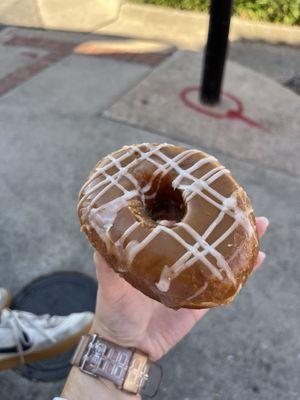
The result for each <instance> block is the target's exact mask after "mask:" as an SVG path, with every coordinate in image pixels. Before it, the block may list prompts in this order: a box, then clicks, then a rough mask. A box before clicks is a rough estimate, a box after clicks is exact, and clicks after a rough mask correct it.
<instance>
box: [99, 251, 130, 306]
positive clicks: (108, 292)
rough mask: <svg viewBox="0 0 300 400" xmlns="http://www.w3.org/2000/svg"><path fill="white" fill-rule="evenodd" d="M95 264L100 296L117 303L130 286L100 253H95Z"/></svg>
mask: <svg viewBox="0 0 300 400" xmlns="http://www.w3.org/2000/svg"><path fill="white" fill-rule="evenodd" d="M94 263H95V266H96V274H97V279H98V283H99V289H100V296H101V297H104V298H105V299H106V300H110V301H115V300H117V299H118V298H119V297H121V296H122V295H123V293H124V291H125V290H126V286H127V285H129V284H128V283H127V282H126V281H125V280H124V279H123V278H121V277H120V276H119V275H118V274H117V273H116V272H115V271H114V270H113V269H112V268H111V267H110V266H109V265H108V264H107V262H106V260H105V259H104V258H103V257H102V256H101V255H100V254H99V253H98V252H95V253H94Z"/></svg>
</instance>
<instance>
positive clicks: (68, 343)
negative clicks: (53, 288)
mask: <svg viewBox="0 0 300 400" xmlns="http://www.w3.org/2000/svg"><path fill="white" fill-rule="evenodd" d="M90 327H91V324H89V325H87V326H86V327H84V329H82V330H81V331H80V332H78V333H76V335H73V336H70V337H69V338H68V339H66V340H64V341H63V342H59V343H56V344H54V345H53V346H50V347H47V348H46V349H43V350H41V351H38V352H36V353H30V354H24V360H25V364H28V363H32V362H34V361H41V360H45V359H48V358H52V357H54V356H56V355H58V354H60V353H64V352H65V351H67V350H70V349H71V348H72V347H74V346H76V345H77V344H78V342H79V339H80V337H81V336H82V335H84V334H85V333H88V331H89V330H90ZM21 365H22V364H21V361H20V356H19V355H17V356H14V357H12V358H9V359H5V360H2V361H0V371H3V370H5V369H12V368H17V367H19V366H21Z"/></svg>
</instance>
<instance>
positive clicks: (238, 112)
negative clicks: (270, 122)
mask: <svg viewBox="0 0 300 400" xmlns="http://www.w3.org/2000/svg"><path fill="white" fill-rule="evenodd" d="M191 92H197V93H198V92H199V87H197V86H190V87H187V88H185V89H183V90H182V91H181V92H180V93H179V97H180V99H181V100H182V101H183V103H184V104H185V105H186V106H187V107H189V108H191V109H193V110H194V111H197V112H199V113H201V114H204V115H206V116H208V117H211V118H215V119H232V120H236V119H238V120H241V121H243V122H244V123H246V124H247V125H249V126H251V127H253V128H257V129H260V130H262V131H264V132H269V130H268V129H266V128H265V127H264V126H262V125H261V124H260V123H259V122H256V121H254V120H253V119H251V118H249V117H248V116H246V115H245V114H244V106H243V103H242V102H241V100H240V99H238V98H237V97H235V96H234V95H233V94H231V93H228V92H222V96H223V97H227V98H228V99H230V100H231V101H232V102H233V103H235V105H236V108H233V109H229V110H226V111H225V112H224V113H221V112H217V111H214V110H213V109H211V110H209V109H207V108H205V107H204V106H202V105H201V103H200V102H199V103H195V102H193V101H192V100H190V99H189V98H188V95H189V94H190V93H191Z"/></svg>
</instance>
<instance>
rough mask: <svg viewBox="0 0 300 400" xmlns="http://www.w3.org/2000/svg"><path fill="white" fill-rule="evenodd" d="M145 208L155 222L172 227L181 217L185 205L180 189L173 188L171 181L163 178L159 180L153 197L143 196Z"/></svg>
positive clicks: (183, 213)
mask: <svg viewBox="0 0 300 400" xmlns="http://www.w3.org/2000/svg"><path fill="white" fill-rule="evenodd" d="M145 210H146V213H147V214H148V216H149V217H150V218H151V219H152V220H153V221H154V222H155V223H156V224H161V225H165V226H169V227H172V226H173V225H175V224H176V222H180V221H181V220H182V219H183V217H184V215H185V213H186V205H185V202H184V200H183V197H182V193H181V191H180V190H178V189H175V190H174V189H173V187H172V181H170V180H169V179H165V180H162V181H161V182H160V184H159V187H158V189H157V191H156V193H154V197H153V198H151V197H150V198H147V197H146V198H145Z"/></svg>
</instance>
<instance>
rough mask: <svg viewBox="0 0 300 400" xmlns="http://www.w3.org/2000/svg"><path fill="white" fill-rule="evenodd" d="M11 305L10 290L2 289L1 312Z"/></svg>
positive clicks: (0, 296) (0, 292)
mask: <svg viewBox="0 0 300 400" xmlns="http://www.w3.org/2000/svg"><path fill="white" fill-rule="evenodd" d="M10 303H11V293H10V291H9V290H8V289H5V288H1V287H0V311H1V310H3V308H7V307H9V306H10Z"/></svg>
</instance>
